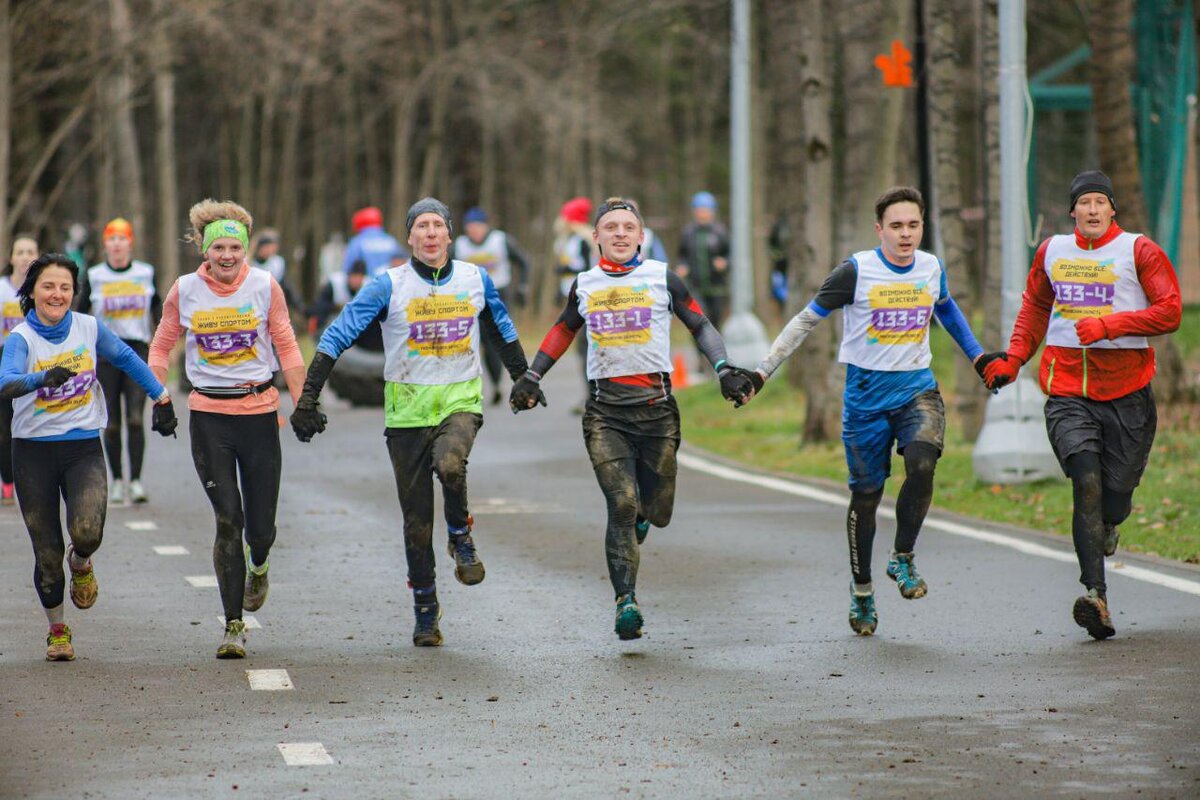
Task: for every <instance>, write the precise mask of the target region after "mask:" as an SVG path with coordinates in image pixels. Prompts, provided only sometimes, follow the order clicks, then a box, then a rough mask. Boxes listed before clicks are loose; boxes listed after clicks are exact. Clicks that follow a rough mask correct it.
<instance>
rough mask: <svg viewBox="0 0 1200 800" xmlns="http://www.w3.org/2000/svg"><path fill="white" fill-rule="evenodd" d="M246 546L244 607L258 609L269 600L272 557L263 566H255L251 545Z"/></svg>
mask: <svg viewBox="0 0 1200 800" xmlns="http://www.w3.org/2000/svg"><path fill="white" fill-rule="evenodd" d="M244 547H245V548H246V592H245V594H244V595H243V596H242V609H243V610H245V611H258V610H259V609H260V608H262V607H263V603H265V602H267V591H268V590H269V589H270V588H271V587H270V583H269V581H268V580H267V570H269V569H270V568H271V559H269V558H268V559H267V560H266V561H265V562H263V564H262V566H258V567H256V566H254V562H253V561H252V560H251V559H250V545H244Z"/></svg>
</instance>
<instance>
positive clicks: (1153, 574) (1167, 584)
mask: <svg viewBox="0 0 1200 800" xmlns="http://www.w3.org/2000/svg"><path fill="white" fill-rule="evenodd" d="M679 463H680V464H681V465H683V466H685V467H688V468H690V469H694V470H696V471H697V472H703V473H706V474H708V475H712V476H714V477H717V478H723V479H725V480H727V481H735V482H737V483H748V484H751V485H753V486H761V487H763V488H766V489H774V490H775V491H777V492H785V493H787V494H791V495H795V496H797V497H805V498H808V499H809V500H816V501H818V502H821V503H829V504H830V505H835V506H845V505H846V500H847V498H846V495H844V494H839V493H838V492H831V491H829V490H828V489H818V488H816V487H814V486H805V485H804V484H801V483H796V482H795V481H789V480H784V479H783V478H776V477H773V476H770V475H755V474H753V473H749V472H743V471H742V470H740V469H736V468H735V467H729V466H725V465H724V464H717V463H715V462H712V461H709V460H708V459H706V458H703V457H701V456H698V455H696V454H694V453H687V452H680V453H679ZM879 516H881V517H887V518H888V519H895V518H896V512H895V511H893V510H892V509H890V508H880V509H879ZM925 527H927V528H936V529H937V530H940V531H943V532H945V533H952V534H954V535H955V536H962V537H965V538H967V539H974V540H976V541H979V542H987V543H988V544H995V545H999V546H1001V547H1008V548H1011V549H1013V550H1016V551H1018V552H1021V553H1025V554H1027V555H1031V556H1039V557H1041V558H1049V559H1052V560H1054V561H1062V562H1064V563H1068V564H1074V563H1076V559H1075V554H1074V553H1073V552H1071V551H1069V550H1059V549H1056V548H1053V547H1047V546H1046V545H1044V544H1039V543H1037V542H1030V541H1028V540H1026V539H1021V538H1019V537H1016V536H1011V535H1009V534H1005V533H997V532H995V531H985V530H981V529H979V528H971V527H967V526H966V525H961V524H959V523H957V522H951V521H949V520H943V519H937V518H936V517H928V518H926V520H925ZM1110 569H1111V570H1112V572H1113V574H1116V575H1124V576H1125V577H1127V578H1133V579H1134V580H1138V581H1144V582H1146V583H1153V584H1155V585H1156V586H1162V587H1164V588H1167V589H1174V590H1175V591H1177V592H1184V593H1186V594H1194V595H1197V596H1200V582H1197V581H1192V580H1188V579H1187V578H1180V577H1178V576H1175V575H1167V574H1165V573H1162V572H1158V571H1157V570H1153V569H1148V568H1146V567H1135V566H1130V565H1128V564H1125V565H1124V566H1115V565H1113V566H1111V567H1110Z"/></svg>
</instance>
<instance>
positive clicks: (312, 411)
mask: <svg viewBox="0 0 1200 800" xmlns="http://www.w3.org/2000/svg"><path fill="white" fill-rule="evenodd" d="M291 421H292V431H293V432H294V433H295V434H296V438H297V439H299V440H300V441H302V442H311V441H312V439H313V437H314V436H316V435H317V434H318V433H324V432H325V424H326V423H327V422H329V417H327V416H325V415H324V414H323V413H321V411H320V410H319V409H318V408H317V400H316V398H314V397H309V396H308V395H303V394H302V395H300V401H299V402H297V403H296V410H295V411H293V412H292V420H291Z"/></svg>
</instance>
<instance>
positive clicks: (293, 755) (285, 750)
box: [276, 742, 333, 767]
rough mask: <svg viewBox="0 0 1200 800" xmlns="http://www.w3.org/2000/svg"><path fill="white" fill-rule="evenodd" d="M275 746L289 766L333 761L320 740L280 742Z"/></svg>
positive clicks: (316, 765) (303, 765)
mask: <svg viewBox="0 0 1200 800" xmlns="http://www.w3.org/2000/svg"><path fill="white" fill-rule="evenodd" d="M276 746H277V747H278V748H279V754H280V755H282V756H283V760H284V762H286V763H287V765H288V766H289V767H318V766H322V765H325V764H332V763H333V758H332V757H330V755H329V752H328V751H327V750H326V749H325V745H323V744H321V743H320V742H280V743H279V744H278V745H276Z"/></svg>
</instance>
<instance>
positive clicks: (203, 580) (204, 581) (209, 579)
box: [184, 575, 217, 589]
mask: <svg viewBox="0 0 1200 800" xmlns="http://www.w3.org/2000/svg"><path fill="white" fill-rule="evenodd" d="M184 580H186V581H187V582H188V583H190V584H191V585H192V586H194V587H195V588H197V589H215V588H217V576H216V575H188V576H187V577H186V578H184Z"/></svg>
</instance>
